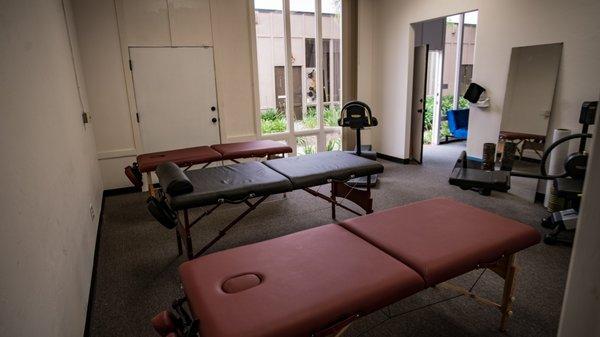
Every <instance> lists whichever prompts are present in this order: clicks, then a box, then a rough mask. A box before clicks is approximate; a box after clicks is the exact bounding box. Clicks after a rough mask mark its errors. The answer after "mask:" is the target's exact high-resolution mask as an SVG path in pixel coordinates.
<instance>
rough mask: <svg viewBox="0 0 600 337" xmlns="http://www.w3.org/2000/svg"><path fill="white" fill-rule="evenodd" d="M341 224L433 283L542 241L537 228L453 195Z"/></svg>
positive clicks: (430, 283) (429, 282)
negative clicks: (460, 199)
mask: <svg viewBox="0 0 600 337" xmlns="http://www.w3.org/2000/svg"><path fill="white" fill-rule="evenodd" d="M341 225H342V226H344V227H345V228H347V229H348V230H350V231H352V232H353V233H355V234H356V235H358V236H360V237H362V238H364V239H365V240H367V241H368V242H370V243H372V244H374V245H376V246H377V247H379V248H381V249H382V250H384V251H385V252H387V253H388V254H390V255H392V256H394V257H395V258H397V259H398V260H400V261H402V262H404V263H405V264H406V265H408V266H410V267H411V268H412V269H414V270H415V271H417V272H418V273H419V274H420V275H421V276H422V277H423V278H424V279H425V281H426V282H427V285H428V286H431V285H435V284H437V283H440V282H443V281H446V280H448V279H451V278H453V277H456V276H458V275H461V274H463V273H465V272H467V271H470V270H473V269H475V267H476V266H477V265H478V264H480V263H481V264H483V263H491V262H494V261H496V260H498V259H499V258H501V257H502V256H503V255H508V254H513V253H516V252H518V251H520V250H522V249H525V248H527V247H529V246H532V245H534V244H536V243H538V242H539V241H540V234H539V233H538V231H536V230H535V229H534V228H533V227H530V226H527V225H525V224H522V223H520V222H517V221H514V220H511V219H508V218H505V217H502V216H499V215H496V214H494V213H490V212H487V211H484V210H482V209H479V208H475V207H472V206H468V205H465V204H462V203H459V202H456V201H453V200H450V199H431V200H426V201H421V202H416V203H413V204H409V205H406V206H401V207H396V208H392V209H388V210H385V211H381V212H376V213H373V214H370V215H365V216H362V217H357V218H353V219H349V220H346V221H343V222H342V223H341Z"/></svg>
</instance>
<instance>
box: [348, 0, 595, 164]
mask: <svg viewBox="0 0 600 337" xmlns="http://www.w3.org/2000/svg"><path fill="white" fill-rule="evenodd" d="M369 5H370V6H372V7H374V8H375V10H374V14H373V18H372V20H373V21H374V24H373V33H372V36H373V37H375V40H376V41H373V42H372V45H373V46H375V49H374V51H373V55H372V62H373V65H372V67H373V68H374V69H373V71H372V72H371V73H370V74H371V79H369V80H368V81H370V82H371V83H372V84H373V88H372V91H373V93H374V94H375V99H374V101H375V103H374V104H373V105H374V106H375V107H376V113H377V114H379V115H380V116H382V122H383V123H382V124H381V125H380V126H379V127H377V128H375V129H374V131H373V133H374V136H375V137H374V138H375V141H374V143H375V145H376V146H377V148H378V149H379V150H378V151H379V152H383V153H385V154H388V155H393V156H397V157H400V158H407V157H408V147H409V144H410V141H409V139H410V135H409V133H408V132H409V131H408V130H410V125H409V123H410V114H409V113H407V111H409V109H410V99H408V98H409V97H411V95H412V93H411V92H410V91H411V90H412V89H411V88H412V50H411V49H412V46H411V41H412V40H413V39H412V32H411V29H410V23H414V22H419V21H423V20H427V19H432V18H436V17H441V16H447V15H450V14H455V13H458V12H466V11H471V10H475V9H478V10H479V22H478V26H477V37H476V46H475V56H474V63H475V65H474V71H473V81H474V82H477V83H479V84H481V85H482V86H483V87H485V88H486V89H487V91H488V94H489V95H490V96H491V101H492V106H491V108H489V109H488V110H480V109H477V108H473V109H472V112H471V114H470V121H469V123H470V125H469V132H470V134H469V139H468V144H467V146H468V149H467V150H468V152H469V154H470V155H473V156H481V152H482V144H483V143H484V142H495V141H497V136H498V132H499V129H500V121H501V114H502V104H503V101H504V92H505V87H506V79H507V76H508V66H509V62H510V52H511V49H512V47H515V46H525V45H534V44H542V43H554V42H564V49H563V57H562V61H561V68H560V73H559V78H558V83H557V92H556V96H555V104H554V106H553V111H552V117H551V120H550V130H552V129H554V128H556V127H566V128H572V129H576V130H577V129H579V125H578V123H577V117H578V114H579V109H580V106H581V103H582V101H584V100H590V99H594V98H595V97H597V94H598V91H599V90H600V81H598V78H600V57H598V55H599V53H600V51H599V49H600V44H599V43H598V41H599V40H600V20H598V13H599V12H600V2H598V1H597V0H578V1H561V0H551V1H548V0H529V1H519V0H505V1H500V0H493V1H492V0H458V1H444V0H422V1H408V0H404V1H398V0H374V1H372V2H371V3H370V4H369ZM363 35H364V34H361V36H363ZM359 44H360V41H359ZM364 76H365V74H363V78H361V77H359V83H360V82H362V81H365V80H364ZM366 76H368V74H367V75H366ZM359 97H360V96H359ZM405 130H406V132H405Z"/></svg>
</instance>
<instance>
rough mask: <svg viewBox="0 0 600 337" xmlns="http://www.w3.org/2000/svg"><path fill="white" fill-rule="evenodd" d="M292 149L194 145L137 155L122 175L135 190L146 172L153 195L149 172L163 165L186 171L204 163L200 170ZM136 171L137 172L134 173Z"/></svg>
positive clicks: (263, 143)
mask: <svg viewBox="0 0 600 337" xmlns="http://www.w3.org/2000/svg"><path fill="white" fill-rule="evenodd" d="M291 152H292V148H291V147H289V146H287V145H285V144H282V143H280V142H276V141H274V140H253V141H247V142H238V143H227V144H215V145H211V146H197V147H189V148H185V149H177V150H169V151H161V152H153V153H145V154H141V155H139V156H137V162H136V163H134V164H133V165H132V166H127V167H126V168H125V175H126V176H127V177H128V178H129V180H130V181H131V182H132V183H133V184H134V186H136V187H142V186H143V181H142V179H141V174H142V173H146V178H147V184H148V193H149V194H150V195H151V196H154V195H155V193H154V185H153V182H152V172H154V171H155V170H156V167H157V166H158V165H160V164H163V163H166V162H173V163H175V164H177V165H178V166H179V167H186V168H190V167H192V166H194V165H199V164H204V165H203V168H204V167H206V166H208V165H210V164H211V163H213V162H216V161H221V160H230V161H233V162H235V163H237V162H238V160H239V159H244V158H263V157H267V158H269V159H270V158H275V157H277V156H282V155H284V154H286V153H291ZM136 170H137V172H139V173H137V172H136Z"/></svg>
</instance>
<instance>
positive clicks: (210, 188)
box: [148, 151, 383, 259]
mask: <svg viewBox="0 0 600 337" xmlns="http://www.w3.org/2000/svg"><path fill="white" fill-rule="evenodd" d="M381 172H383V166H382V165H381V164H380V163H378V162H376V161H373V160H370V159H366V158H363V157H360V156H356V155H353V154H349V153H345V152H341V151H334V152H322V153H317V154H313V155H306V156H297V157H287V158H278V159H271V160H266V161H263V162H255V161H253V162H246V163H236V164H232V165H227V166H216V167H208V168H203V169H196V170H188V171H184V170H182V169H181V168H180V167H178V165H176V164H175V163H171V162H169V163H163V164H160V165H158V166H157V168H156V174H157V176H158V179H159V184H160V186H161V187H162V189H161V190H160V192H159V195H158V199H157V198H155V197H150V198H149V199H148V209H149V211H150V213H151V214H152V215H153V216H154V217H155V218H156V219H157V220H158V221H159V222H160V223H161V224H163V225H164V226H165V227H167V228H170V229H171V228H176V229H177V230H176V236H177V246H178V250H179V254H182V253H183V247H182V246H185V248H186V255H187V257H188V259H192V258H194V257H196V256H199V255H202V254H203V253H204V252H206V251H207V250H208V249H209V248H210V247H211V246H212V245H214V244H215V243H216V242H217V241H218V240H220V239H221V238H222V237H223V236H224V235H225V234H226V233H227V231H228V230H229V229H231V228H232V227H233V226H235V225H236V224H237V223H238V222H239V221H240V220H242V219H243V218H244V217H245V216H246V215H248V214H249V213H250V212H252V211H253V210H254V209H256V207H257V206H258V205H260V204H261V203H262V202H263V201H265V200H266V199H267V198H268V197H269V196H270V195H273V194H278V193H286V192H290V191H293V190H300V189H302V190H304V191H306V192H308V193H310V194H312V195H313V196H315V197H319V198H322V199H324V200H326V201H327V202H329V203H331V216H332V218H334V219H335V217H336V207H341V208H344V209H346V210H348V211H350V212H352V213H354V214H357V215H361V213H359V212H357V211H356V210H354V209H353V208H350V207H348V206H346V205H344V204H341V203H340V202H338V200H337V198H338V197H339V198H343V199H346V200H350V201H352V202H353V203H355V204H356V205H358V206H359V207H360V208H362V209H363V210H364V211H365V212H366V213H372V212H373V199H372V198H371V187H370V184H367V187H366V189H357V188H354V186H352V185H351V184H348V183H347V182H348V181H349V180H352V179H354V178H356V177H363V176H367V179H370V176H371V175H374V174H378V173H381ZM324 184H331V194H330V195H325V194H323V193H321V192H319V189H318V188H317V189H314V188H313V187H318V186H321V185H324ZM223 204H245V205H246V206H247V207H248V208H247V209H246V210H245V211H243V212H242V213H241V214H240V215H239V216H238V217H236V218H235V219H234V220H233V221H231V222H230V223H229V224H227V225H226V226H225V227H224V228H223V229H222V230H220V231H219V234H218V235H217V236H216V237H215V238H214V239H212V240H211V241H209V242H208V243H207V244H206V245H205V246H204V247H202V248H201V249H200V250H199V251H198V252H197V253H194V251H193V248H192V236H191V228H192V227H193V226H194V225H195V224H196V223H198V222H199V221H200V220H201V219H203V218H204V217H206V216H208V215H210V214H211V213H212V212H213V211H214V210H216V209H217V208H218V207H220V206H221V205H223ZM202 206H209V207H208V208H207V209H206V210H205V211H204V212H202V213H201V214H200V215H198V216H197V217H196V218H195V219H191V217H190V210H192V209H194V208H197V207H202ZM182 218H183V219H182Z"/></svg>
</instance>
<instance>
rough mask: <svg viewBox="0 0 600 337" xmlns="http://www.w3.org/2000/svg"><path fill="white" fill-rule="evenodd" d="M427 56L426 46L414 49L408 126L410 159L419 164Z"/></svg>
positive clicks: (421, 155) (421, 146) (421, 160)
mask: <svg viewBox="0 0 600 337" xmlns="http://www.w3.org/2000/svg"><path fill="white" fill-rule="evenodd" d="M427 54H428V46H427V45H423V46H418V47H415V55H414V67H413V94H412V112H411V124H410V158H411V159H412V160H414V161H416V162H417V163H419V164H421V163H422V162H423V128H424V121H425V118H424V112H425V94H426V90H427Z"/></svg>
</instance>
